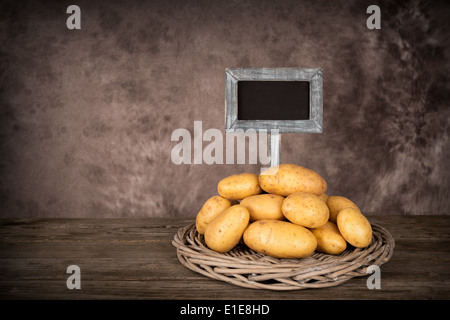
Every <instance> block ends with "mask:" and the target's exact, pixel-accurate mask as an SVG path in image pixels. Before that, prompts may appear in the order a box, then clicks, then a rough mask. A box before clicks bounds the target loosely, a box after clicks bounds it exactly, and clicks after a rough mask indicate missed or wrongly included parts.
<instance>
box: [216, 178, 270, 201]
mask: <svg viewBox="0 0 450 320" xmlns="http://www.w3.org/2000/svg"><path fill="white" fill-rule="evenodd" d="M217 191H218V192H219V194H220V195H221V196H222V197H224V198H226V199H231V200H241V199H244V198H247V197H250V196H253V195H256V194H260V193H261V192H262V189H261V187H260V186H259V181H258V176H257V175H256V174H253V173H241V174H234V175H231V176H229V177H226V178H224V179H222V180H220V181H219V184H218V185H217Z"/></svg>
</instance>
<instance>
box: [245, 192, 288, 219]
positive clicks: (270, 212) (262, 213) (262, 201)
mask: <svg viewBox="0 0 450 320" xmlns="http://www.w3.org/2000/svg"><path fill="white" fill-rule="evenodd" d="M283 200H284V197H283V196H280V195H277V194H270V193H269V194H257V195H255V196H250V197H247V198H245V199H243V200H242V201H241V206H244V207H246V208H247V210H248V212H249V213H250V221H255V220H265V219H270V220H284V215H283V212H281V205H282V204H283Z"/></svg>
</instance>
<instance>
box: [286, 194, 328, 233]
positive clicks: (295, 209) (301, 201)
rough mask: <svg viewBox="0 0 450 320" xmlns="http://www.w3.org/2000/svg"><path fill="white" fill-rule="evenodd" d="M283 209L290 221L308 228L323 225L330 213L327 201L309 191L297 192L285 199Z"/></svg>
mask: <svg viewBox="0 0 450 320" xmlns="http://www.w3.org/2000/svg"><path fill="white" fill-rule="evenodd" d="M281 211H282V212H283V214H284V216H285V217H286V219H288V220H289V221H290V222H292V223H295V224H298V225H300V226H303V227H306V228H318V227H321V226H323V225H324V224H325V223H327V221H328V218H329V215H330V213H329V210H328V207H327V205H326V203H325V202H323V200H322V199H320V198H319V197H318V196H316V195H314V194H312V193H307V192H295V193H293V194H291V195H290V196H289V197H287V198H286V199H284V201H283V205H282V206H281Z"/></svg>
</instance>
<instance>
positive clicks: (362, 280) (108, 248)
mask: <svg viewBox="0 0 450 320" xmlns="http://www.w3.org/2000/svg"><path fill="white" fill-rule="evenodd" d="M368 218H369V220H371V221H373V222H377V223H379V224H381V225H382V226H384V227H385V228H386V229H387V230H389V232H390V233H391V234H392V236H393V237H394V239H395V241H396V243H395V250H394V255H393V256H392V258H391V260H390V261H389V262H387V263H386V264H384V265H382V266H381V289H379V290H377V289H372V290H369V289H368V288H367V286H366V281H367V277H359V278H353V279H351V280H349V281H347V282H345V283H343V284H341V285H339V286H335V287H330V288H321V289H306V290H298V291H281V292H280V291H269V290H256V289H247V288H241V287H238V286H235V285H232V284H229V283H225V282H221V281H218V280H214V279H210V278H208V277H206V276H203V275H201V274H198V273H196V272H193V271H191V270H189V269H187V268H185V267H184V266H183V265H181V264H180V263H179V261H178V259H177V255H176V249H175V247H174V246H173V245H172V240H173V237H174V235H175V233H176V232H177V230H178V229H179V228H180V227H184V226H186V225H187V224H189V223H190V222H192V221H193V220H194V218H190V219H186V218H145V219H143V218H127V219H31V220H30V219H2V220H0V299H64V300H66V299H70V300H72V299H126V300H129V299H133V300H134V299H151V300H160V299H164V300H167V299H171V300H178V299H188V300H196V299H209V300H210V299H213V300H214V299H227V300H233V299H258V300H265V299H270V300H292V299H294V300H297V299H396V300H397V299H402V300H403V299H449V298H450V216H388V215H383V216H369V217H368ZM70 265H77V266H79V267H80V271H81V289H80V290H76V289H73V290H69V289H68V288H67V286H66V281H67V279H68V277H69V276H70V274H68V273H66V270H67V267H68V266H70ZM368 276H369V275H368Z"/></svg>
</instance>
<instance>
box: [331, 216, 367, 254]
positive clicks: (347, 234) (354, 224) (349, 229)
mask: <svg viewBox="0 0 450 320" xmlns="http://www.w3.org/2000/svg"><path fill="white" fill-rule="evenodd" d="M337 226H338V228H339V232H340V233H341V234H342V236H343V237H344V239H345V240H346V241H347V242H348V243H350V244H351V245H352V246H354V247H357V248H365V247H367V246H368V245H369V244H370V242H371V241H372V226H371V225H370V222H369V220H367V218H366V217H364V215H363V214H362V213H361V211H359V209H355V208H345V209H342V210H341V211H340V212H339V214H338V216H337Z"/></svg>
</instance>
